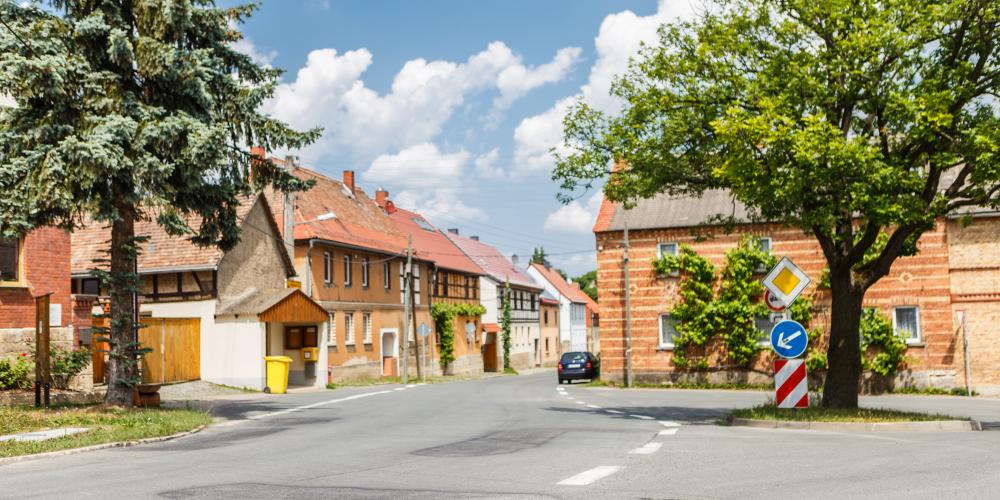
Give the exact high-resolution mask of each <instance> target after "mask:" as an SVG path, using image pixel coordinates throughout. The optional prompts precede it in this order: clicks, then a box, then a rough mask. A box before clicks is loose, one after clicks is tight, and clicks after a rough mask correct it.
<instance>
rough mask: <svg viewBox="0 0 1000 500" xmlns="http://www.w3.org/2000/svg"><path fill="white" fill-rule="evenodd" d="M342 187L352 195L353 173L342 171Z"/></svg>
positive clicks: (351, 171)
mask: <svg viewBox="0 0 1000 500" xmlns="http://www.w3.org/2000/svg"><path fill="white" fill-rule="evenodd" d="M344 185H345V186H347V189H350V190H351V193H354V171H353V170H344Z"/></svg>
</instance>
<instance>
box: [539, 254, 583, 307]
mask: <svg viewBox="0 0 1000 500" xmlns="http://www.w3.org/2000/svg"><path fill="white" fill-rule="evenodd" d="M531 268H532V269H534V270H535V271H537V272H538V274H540V275H541V276H542V278H543V279H544V280H545V281H548V282H549V283H551V284H552V286H553V287H555V289H556V291H558V292H559V293H560V294H561V295H562V296H563V297H566V298H567V299H569V301H570V302H575V303H577V304H587V303H588V302H589V301H590V297H588V296H587V294H585V293H583V290H580V289H579V288H577V287H575V286H573V284H570V283H568V282H567V281H566V280H564V279H563V277H562V275H561V274H559V271H556V270H555V269H553V268H551V267H545V266H543V265H542V264H537V263H534V262H533V263H531Z"/></svg>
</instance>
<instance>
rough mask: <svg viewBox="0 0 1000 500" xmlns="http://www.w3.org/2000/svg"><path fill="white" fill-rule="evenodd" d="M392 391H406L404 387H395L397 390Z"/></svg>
mask: <svg viewBox="0 0 1000 500" xmlns="http://www.w3.org/2000/svg"><path fill="white" fill-rule="evenodd" d="M393 390H394V391H405V390H406V387H397V388H395V389H393Z"/></svg>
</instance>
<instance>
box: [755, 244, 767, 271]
mask: <svg viewBox="0 0 1000 500" xmlns="http://www.w3.org/2000/svg"><path fill="white" fill-rule="evenodd" d="M757 248H760V250H761V251H762V252H764V253H766V254H768V255H770V254H771V238H768V237H766V236H765V237H763V238H758V239H757ZM754 271H756V272H758V273H766V272H767V271H769V269H768V268H766V267H764V265H760V266H758V267H757V269H755V270H754Z"/></svg>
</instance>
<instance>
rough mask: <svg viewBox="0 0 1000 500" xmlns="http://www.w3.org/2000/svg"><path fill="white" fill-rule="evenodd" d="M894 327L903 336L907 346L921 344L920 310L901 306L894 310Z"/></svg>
mask: <svg viewBox="0 0 1000 500" xmlns="http://www.w3.org/2000/svg"><path fill="white" fill-rule="evenodd" d="M892 327H893V328H894V329H895V330H896V332H897V333H899V334H900V335H902V336H903V339H905V340H906V343H907V344H919V343H920V342H921V339H922V337H921V332H920V308H919V307H915V306H900V307H895V308H893V310H892Z"/></svg>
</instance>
